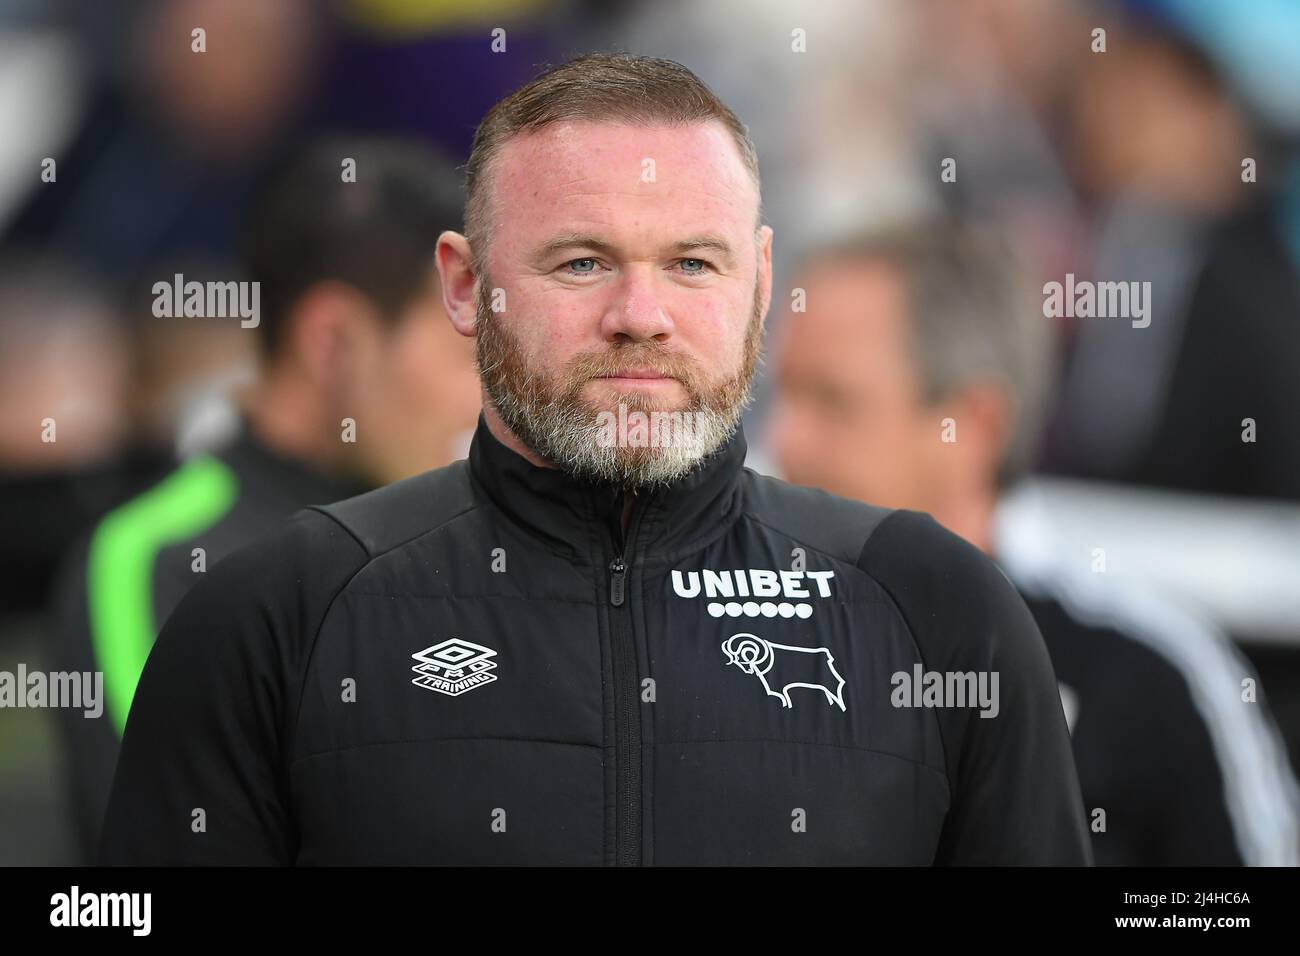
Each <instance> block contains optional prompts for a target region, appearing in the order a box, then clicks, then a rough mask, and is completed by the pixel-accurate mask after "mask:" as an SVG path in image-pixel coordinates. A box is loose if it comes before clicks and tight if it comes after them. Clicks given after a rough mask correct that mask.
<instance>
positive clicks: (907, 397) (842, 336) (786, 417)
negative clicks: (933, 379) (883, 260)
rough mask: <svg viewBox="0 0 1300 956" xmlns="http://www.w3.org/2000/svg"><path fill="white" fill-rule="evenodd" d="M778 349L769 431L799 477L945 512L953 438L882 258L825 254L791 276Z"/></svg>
mask: <svg viewBox="0 0 1300 956" xmlns="http://www.w3.org/2000/svg"><path fill="white" fill-rule="evenodd" d="M795 285H796V287H800V288H803V289H804V290H806V293H807V296H806V303H807V311H805V312H802V313H793V312H792V313H790V314H788V315H786V316H785V321H784V322H783V323H782V327H781V333H780V336H779V341H778V343H777V346H776V349H775V371H776V394H775V402H774V407H773V416H772V426H771V427H772V432H771V435H770V439H771V442H772V445H773V448H774V451H775V453H776V455H777V458H778V460H779V463H780V466H781V469H782V471H783V473H784V476H785V477H786V478H787V479H788V480H789V481H792V482H794V483H796V484H801V485H809V486H813V487H818V488H823V489H825V490H827V491H830V492H832V493H834V494H838V495H843V496H844V497H848V498H856V499H858V500H861V501H867V502H870V503H872V504H878V505H882V506H885V507H893V508H912V509H916V510H920V511H928V512H930V513H932V514H933V513H936V512H940V511H942V507H943V500H944V497H945V489H946V487H947V486H948V485H949V483H950V477H951V473H952V469H954V468H956V467H958V465H957V463H956V462H955V460H954V458H953V456H952V455H950V454H945V453H946V452H949V451H951V449H952V448H953V447H954V446H952V445H945V444H944V443H943V442H941V441H940V434H941V427H942V425H941V422H942V420H943V418H944V416H945V414H947V412H946V411H945V409H944V408H942V407H941V406H936V405H931V404H928V403H927V402H926V401H925V396H924V391H923V388H922V383H921V380H920V378H919V376H918V374H917V370H916V365H915V363H914V361H913V358H912V344H911V341H910V337H909V332H908V327H907V312H906V306H907V303H906V297H905V291H904V288H903V285H902V282H901V281H900V280H899V278H898V276H897V275H896V274H895V273H894V271H893V270H892V269H891V268H890V267H888V266H886V265H881V264H838V263H828V264H823V265H820V266H818V267H815V268H814V269H812V271H810V272H808V273H806V274H805V275H804V276H803V277H801V278H800V280H799V281H797V282H796V283H795Z"/></svg>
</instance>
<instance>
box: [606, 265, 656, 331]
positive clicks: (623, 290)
mask: <svg viewBox="0 0 1300 956" xmlns="http://www.w3.org/2000/svg"><path fill="white" fill-rule="evenodd" d="M672 333H673V321H672V319H671V318H669V317H668V313H667V312H666V311H665V309H664V303H663V300H662V298H661V297H660V296H659V294H658V292H657V290H656V289H655V280H654V276H653V274H651V271H650V270H646V271H639V270H628V272H627V273H626V274H625V275H624V277H623V279H622V283H621V287H620V289H619V293H618V295H617V296H616V297H615V298H614V301H613V302H611V303H610V306H609V308H608V310H606V312H605V316H604V319H603V321H602V322H601V335H602V336H603V337H604V338H605V339H607V340H613V339H616V338H619V337H620V336H622V337H625V338H629V339H632V340H635V341H646V340H649V339H656V340H658V341H664V340H666V339H667V338H669V337H670V336H671V335H672Z"/></svg>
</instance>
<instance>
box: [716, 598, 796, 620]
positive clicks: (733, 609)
mask: <svg viewBox="0 0 1300 956" xmlns="http://www.w3.org/2000/svg"><path fill="white" fill-rule="evenodd" d="M812 612H813V609H812V605H811V604H791V603H790V602H789V601H782V602H781V603H780V604H776V603H773V602H772V601H764V602H763V603H761V604H760V603H759V602H758V601H746V602H744V603H743V604H742V603H741V602H739V601H728V602H727V603H726V604H723V603H722V602H720V601H711V602H709V615H710V616H711V617H722V616H723V615H724V614H725V615H726V616H727V617H740V616H741V615H742V614H743V615H744V616H745V617H758V616H760V615H762V616H763V617H777V616H778V615H779V616H780V617H801V618H809V617H812Z"/></svg>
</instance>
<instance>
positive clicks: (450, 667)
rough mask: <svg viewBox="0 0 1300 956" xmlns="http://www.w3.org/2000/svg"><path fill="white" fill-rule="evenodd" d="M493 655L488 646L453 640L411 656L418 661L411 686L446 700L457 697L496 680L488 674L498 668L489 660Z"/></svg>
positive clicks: (454, 638)
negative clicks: (431, 692)
mask: <svg viewBox="0 0 1300 956" xmlns="http://www.w3.org/2000/svg"><path fill="white" fill-rule="evenodd" d="M496 656H497V652H496V651H494V650H492V648H490V647H484V646H483V645H482V644H475V643H473V642H472V641H465V640H461V639H460V638H459V637H453V638H450V639H448V640H445V641H443V642H442V643H441V644H434V645H433V646H432V647H426V648H425V649H424V650H422V651H417V652H416V653H414V654H412V655H411V657H412V659H413V660H416V661H418V662H419V663H417V664H416V666H414V667H412V668H411V670H413V671H415V673H416V674H418V675H419V676H418V677H415V678H414V679H412V681H411V683H412V684H414V685H415V686H416V687H423V688H424V689H425V690H433V691H437V692H438V693H439V694H446V695H447V696H448V697H459V696H460V695H461V694H463V693H465V692H466V691H471V690H473V689H474V688H475V687H482V686H483V685H484V684H490V683H492V682H493V681H494V680H496V679H497V675H496V674H493V673H491V671H492V670H493V669H494V668H495V667H496V666H497V665H496V662H495V661H493V660H491V658H493V657H496Z"/></svg>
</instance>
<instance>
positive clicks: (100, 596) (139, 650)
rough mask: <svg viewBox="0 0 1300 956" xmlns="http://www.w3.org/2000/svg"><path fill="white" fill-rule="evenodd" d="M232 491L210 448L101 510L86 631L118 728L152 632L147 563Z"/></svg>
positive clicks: (232, 482)
mask: <svg viewBox="0 0 1300 956" xmlns="http://www.w3.org/2000/svg"><path fill="white" fill-rule="evenodd" d="M238 491H239V482H238V479H236V477H235V473H234V472H233V471H231V470H230V468H228V467H227V466H226V465H225V464H223V463H222V462H220V461H218V460H217V459H216V458H212V457H210V456H206V455H205V456H202V457H199V458H195V459H193V460H191V461H189V462H186V463H185V464H184V465H182V466H181V467H180V468H178V469H177V470H176V471H174V472H172V473H171V474H170V475H168V476H167V477H166V478H164V479H163V480H162V481H161V482H159V483H158V484H157V485H155V486H154V487H153V488H151V489H149V490H148V491H146V492H144V493H143V494H141V495H139V496H137V497H135V498H132V499H131V500H130V501H128V502H127V503H126V504H124V505H121V506H119V507H118V508H116V509H114V510H113V511H111V512H109V513H108V514H107V515H105V516H104V519H103V520H102V521H100V523H99V525H98V526H97V527H96V528H95V533H94V536H93V537H92V538H91V542H90V557H89V563H88V567H87V575H86V576H87V585H88V587H89V611H90V635H91V641H92V644H93V646H94V649H95V659H96V661H97V662H98V665H99V669H100V670H102V671H103V672H104V694H105V697H106V698H107V707H108V713H109V716H110V718H111V719H112V721H113V725H114V726H115V727H116V728H117V733H118V736H119V737H120V736H121V735H122V731H123V730H125V729H126V715H127V714H128V713H129V712H130V710H131V699H132V698H133V697H135V688H136V685H137V684H138V683H139V682H140V674H141V673H142V672H143V671H144V662H145V661H146V660H147V659H148V657H149V651H150V649H151V648H152V647H153V642H154V639H155V638H156V637H157V634H158V629H157V623H156V622H155V621H154V612H153V565H154V559H155V558H156V557H157V555H158V552H159V551H161V550H162V549H163V548H166V547H169V546H170V545H173V544H176V543H177V542H179V541H183V540H185V539H186V538H189V537H193V536H194V535H196V534H199V533H200V532H202V531H203V530H204V529H206V528H210V527H211V526H212V525H213V524H215V523H216V522H217V521H218V520H220V518H221V516H222V515H224V514H225V513H226V512H227V511H229V510H230V507H231V505H233V504H234V502H235V497H236V495H237V494H238Z"/></svg>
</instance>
